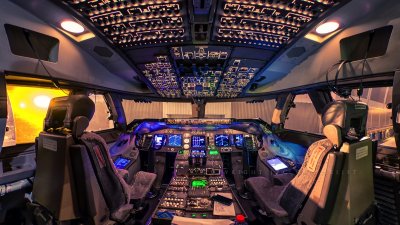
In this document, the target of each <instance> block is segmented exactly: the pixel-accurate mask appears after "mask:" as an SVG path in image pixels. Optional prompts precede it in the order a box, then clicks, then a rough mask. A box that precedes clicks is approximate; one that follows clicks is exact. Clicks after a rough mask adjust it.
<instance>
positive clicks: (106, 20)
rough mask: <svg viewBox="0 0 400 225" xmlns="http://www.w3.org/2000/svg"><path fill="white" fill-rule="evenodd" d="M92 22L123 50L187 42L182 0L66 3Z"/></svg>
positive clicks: (186, 25) (108, 0) (93, 0)
mask: <svg viewBox="0 0 400 225" xmlns="http://www.w3.org/2000/svg"><path fill="white" fill-rule="evenodd" d="M64 2H67V3H68V4H69V5H70V6H72V7H73V8H74V9H75V10H76V11H78V12H79V13H80V14H82V15H83V16H84V17H86V18H87V19H89V20H90V21H91V22H92V23H93V24H94V26H95V27H96V28H97V29H99V31H101V32H102V33H103V34H104V35H105V36H106V37H107V38H108V39H109V40H110V41H112V43H113V44H114V45H117V46H120V47H122V48H129V47H134V46H145V45H150V44H171V43H179V42H183V41H185V40H186V39H188V33H189V32H188V29H187V27H188V24H187V21H185V20H184V18H187V17H188V15H187V14H186V12H187V11H186V9H185V6H184V4H183V1H182V0H161V1H143V0H139V1H124V0H121V1H110V0H72V1H64Z"/></svg>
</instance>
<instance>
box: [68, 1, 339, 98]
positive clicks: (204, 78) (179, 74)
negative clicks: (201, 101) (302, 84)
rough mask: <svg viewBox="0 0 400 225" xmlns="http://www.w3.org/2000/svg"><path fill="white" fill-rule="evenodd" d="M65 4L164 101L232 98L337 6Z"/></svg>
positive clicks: (274, 3) (299, 3)
mask: <svg viewBox="0 0 400 225" xmlns="http://www.w3.org/2000/svg"><path fill="white" fill-rule="evenodd" d="M62 2H64V3H65V4H66V5H67V6H68V7H70V8H72V9H73V10H75V11H76V12H78V13H79V14H80V15H81V16H82V17H84V18H83V19H84V20H86V22H87V23H90V25H91V26H92V27H94V28H95V29H97V32H99V33H100V34H102V35H103V36H104V38H106V39H108V41H109V42H110V43H112V45H113V46H114V47H116V48H119V49H120V50H122V52H124V54H126V55H127V56H128V57H129V58H130V59H131V60H132V62H133V63H134V64H135V65H136V67H137V68H138V69H139V70H140V72H141V73H142V75H143V76H142V77H143V79H144V81H145V82H146V83H147V85H148V86H149V87H150V89H152V90H154V92H156V93H157V94H158V95H160V96H161V97H166V98H235V97H239V96H243V95H244V94H245V91H246V90H247V89H248V87H250V86H251V83H252V82H253V81H254V80H258V79H260V78H257V73H258V72H259V71H260V70H261V69H262V68H263V67H264V66H265V65H266V64H267V63H268V62H269V61H270V60H271V59H272V57H273V56H274V54H275V53H277V52H278V51H279V50H280V49H282V48H283V47H284V46H285V45H287V44H289V43H290V42H291V41H292V40H293V39H294V38H295V37H296V36H297V35H298V34H299V33H300V32H301V31H302V30H303V29H304V28H306V27H307V25H308V24H310V23H311V22H312V21H314V20H315V19H316V18H318V17H319V16H320V15H321V14H322V13H324V12H325V11H327V10H328V9H329V8H331V7H333V6H334V5H336V3H339V2H340V1H339V0H292V1H278V0H258V1H250V0H242V1H237V0H236V1H234V0H225V1H224V0H220V1H211V0H201V1H200V0H188V1H183V0H150V1H144V0H130V1H129V0H114V1H112V0H63V1H62ZM259 50H262V51H261V52H260V51H259ZM255 53H260V54H255Z"/></svg>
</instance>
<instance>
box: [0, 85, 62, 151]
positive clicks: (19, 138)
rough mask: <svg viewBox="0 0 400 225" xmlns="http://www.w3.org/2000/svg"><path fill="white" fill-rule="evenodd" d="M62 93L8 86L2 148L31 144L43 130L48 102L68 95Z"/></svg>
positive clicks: (49, 89)
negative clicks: (6, 116)
mask: <svg viewBox="0 0 400 225" xmlns="http://www.w3.org/2000/svg"><path fill="white" fill-rule="evenodd" d="M64 92H65V93H64ZM64 92H63V91H61V90H58V89H54V88H43V87H28V86H20V85H11V84H8V85H7V95H8V99H9V105H8V118H7V128H8V129H7V132H6V135H5V140H4V143H3V146H10V145H15V144H24V143H33V142H34V141H35V138H36V137H37V136H38V135H39V133H40V132H41V131H42V130H43V120H44V118H45V116H46V112H47V108H48V106H49V103H50V100H51V99H52V98H55V97H59V96H65V95H66V94H68V91H66V90H64ZM10 106H11V107H10Z"/></svg>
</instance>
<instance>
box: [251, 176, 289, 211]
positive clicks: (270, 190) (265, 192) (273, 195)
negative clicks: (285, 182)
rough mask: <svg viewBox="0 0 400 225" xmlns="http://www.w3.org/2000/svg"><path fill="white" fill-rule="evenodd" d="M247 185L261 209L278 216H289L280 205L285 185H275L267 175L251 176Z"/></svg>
mask: <svg viewBox="0 0 400 225" xmlns="http://www.w3.org/2000/svg"><path fill="white" fill-rule="evenodd" d="M246 187H247V189H248V190H249V191H250V192H251V193H253V195H254V197H255V199H256V201H257V203H258V204H259V206H260V208H261V209H263V210H264V211H266V212H267V213H269V214H273V215H274V216H276V217H280V218H283V217H287V215H288V214H287V212H286V211H285V210H284V209H283V208H282V207H281V206H280V205H279V197H280V196H281V193H282V191H283V189H284V188H285V186H278V185H274V184H273V183H272V182H270V181H269V180H268V179H267V178H265V177H251V178H249V179H247V180H246Z"/></svg>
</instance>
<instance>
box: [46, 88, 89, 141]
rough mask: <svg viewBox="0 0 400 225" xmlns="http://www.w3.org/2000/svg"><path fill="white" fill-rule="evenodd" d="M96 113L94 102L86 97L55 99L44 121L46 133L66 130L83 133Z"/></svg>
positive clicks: (51, 102) (75, 96) (74, 96)
mask: <svg viewBox="0 0 400 225" xmlns="http://www.w3.org/2000/svg"><path fill="white" fill-rule="evenodd" d="M94 111H95V106H94V102H93V101H92V100H91V99H90V98H89V97H88V96H86V95H70V96H65V97H58V98H53V99H52V100H51V101H50V105H49V108H48V110H47V114H46V118H45V120H44V131H48V130H49V129H51V128H52V129H53V130H55V129H57V128H61V127H62V128H66V129H69V130H71V131H76V132H78V133H82V132H83V131H84V130H85V129H86V128H87V126H88V125H89V121H90V120H91V119H92V117H93V114H94Z"/></svg>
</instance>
